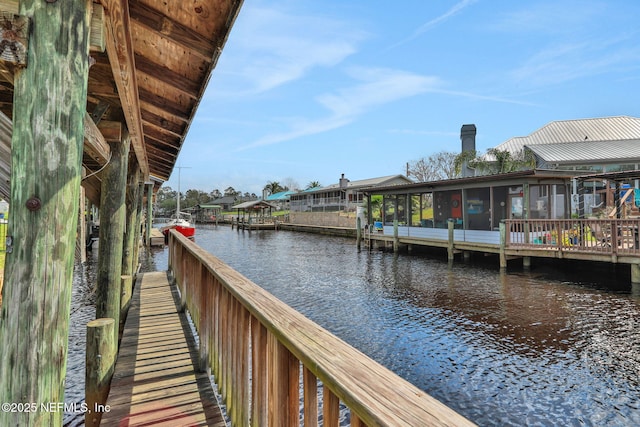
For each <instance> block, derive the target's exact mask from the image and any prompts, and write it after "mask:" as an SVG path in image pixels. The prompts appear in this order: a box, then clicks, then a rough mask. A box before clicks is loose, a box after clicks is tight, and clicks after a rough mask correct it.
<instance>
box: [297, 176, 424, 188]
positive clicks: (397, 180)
mask: <svg viewBox="0 0 640 427" xmlns="http://www.w3.org/2000/svg"><path fill="white" fill-rule="evenodd" d="M412 182H413V181H412V180H411V179H409V178H407V177H406V176H404V175H401V174H399V175H388V176H381V177H379V178H368V179H360V180H357V181H349V182H348V183H347V188H348V189H354V188H360V187H373V186H376V185H382V184H407V183H412ZM338 188H340V184H339V183H337V184H331V185H327V186H326V187H321V188H316V189H312V190H310V191H309V190H307V191H306V192H315V191H327V190H333V189H338Z"/></svg>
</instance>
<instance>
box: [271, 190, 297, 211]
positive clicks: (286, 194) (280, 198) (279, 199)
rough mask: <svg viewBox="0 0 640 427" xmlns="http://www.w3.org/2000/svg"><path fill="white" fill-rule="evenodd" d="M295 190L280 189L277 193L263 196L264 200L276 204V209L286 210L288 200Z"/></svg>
mask: <svg viewBox="0 0 640 427" xmlns="http://www.w3.org/2000/svg"><path fill="white" fill-rule="evenodd" d="M295 193H296V192H295V191H290V190H287V191H280V192H278V193H274V194H270V195H268V196H267V197H264V200H266V201H267V202H269V203H271V204H273V205H275V206H276V210H279V211H281V210H287V209H289V202H290V199H291V195H292V194H295Z"/></svg>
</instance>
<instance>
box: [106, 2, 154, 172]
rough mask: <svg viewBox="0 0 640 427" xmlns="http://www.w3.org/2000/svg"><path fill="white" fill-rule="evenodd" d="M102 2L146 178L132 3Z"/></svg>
mask: <svg viewBox="0 0 640 427" xmlns="http://www.w3.org/2000/svg"><path fill="white" fill-rule="evenodd" d="M102 4H103V5H104V7H105V12H106V14H107V19H106V30H107V38H106V46H107V55H108V56H109V62H110V63H111V69H112V70H113V77H114V79H115V81H116V86H117V87H118V94H119V95H120V99H121V105H122V111H123V112H124V116H125V120H126V122H127V128H128V131H129V135H130V137H131V143H132V145H133V150H134V152H135V153H136V158H137V159H138V164H139V165H140V169H141V170H142V175H143V179H145V180H146V179H147V177H148V176H149V162H148V160H147V153H146V150H145V146H144V139H143V128H142V116H141V115H140V104H139V101H138V99H139V98H138V81H137V79H136V67H135V62H134V51H133V40H132V38H131V32H130V22H129V2H128V0H102Z"/></svg>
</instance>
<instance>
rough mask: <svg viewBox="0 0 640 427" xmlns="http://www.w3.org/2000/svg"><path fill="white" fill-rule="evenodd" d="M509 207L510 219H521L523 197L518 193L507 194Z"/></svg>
mask: <svg viewBox="0 0 640 427" xmlns="http://www.w3.org/2000/svg"><path fill="white" fill-rule="evenodd" d="M509 207H510V211H509V212H510V216H509V217H510V218H511V219H522V218H523V214H524V209H523V207H524V197H522V196H520V195H513V194H511V195H509Z"/></svg>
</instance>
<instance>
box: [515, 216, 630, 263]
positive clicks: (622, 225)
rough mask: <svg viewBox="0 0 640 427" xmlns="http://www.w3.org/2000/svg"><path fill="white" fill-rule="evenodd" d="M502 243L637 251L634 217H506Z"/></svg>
mask: <svg viewBox="0 0 640 427" xmlns="http://www.w3.org/2000/svg"><path fill="white" fill-rule="evenodd" d="M505 226H506V247H507V248H509V249H511V248H530V249H541V250H542V249H550V250H558V251H563V252H591V253H600V254H612V255H640V235H639V230H640V220H638V219H562V220H545V219H533V220H524V219H522V220H506V221H505Z"/></svg>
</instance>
